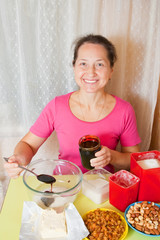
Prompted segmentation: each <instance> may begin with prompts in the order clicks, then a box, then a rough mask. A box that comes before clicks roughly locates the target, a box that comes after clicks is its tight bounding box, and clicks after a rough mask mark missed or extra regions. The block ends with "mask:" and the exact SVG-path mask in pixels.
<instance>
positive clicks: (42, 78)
mask: <svg viewBox="0 0 160 240" xmlns="http://www.w3.org/2000/svg"><path fill="white" fill-rule="evenodd" d="M159 14H160V1H159V0H0V151H1V153H0V154H1V156H4V155H6V156H9V155H11V154H12V152H13V149H14V146H15V145H16V143H17V141H18V140H19V139H20V137H21V136H22V135H23V134H25V133H26V132H27V131H28V130H29V127H30V126H31V125H32V124H33V122H34V121H35V120H36V118H37V117H38V115H39V114H40V112H41V110H42V109H43V107H44V106H45V105H46V104H47V103H48V102H49V101H50V100H51V99H52V98H54V97H55V96H56V95H61V94H65V93H67V92H70V91H73V90H76V88H77V86H76V84H75V81H74V77H73V71H72V64H71V62H72V49H71V45H72V42H73V41H74V39H75V38H76V37H79V36H82V35H84V34H88V33H94V34H102V35H104V36H105V37H107V38H108V39H109V40H111V41H112V42H113V43H114V44H115V46H116V49H117V53H118V61H117V63H116V65H115V69H114V74H113V77H112V80H111V81H110V84H109V86H108V91H109V92H110V93H113V94H115V95H117V96H119V97H121V98H123V99H125V100H127V101H129V102H130V103H131V104H132V105H133V107H134V109H135V112H136V116H137V124H138V130H139V134H140V137H141V139H142V144H141V151H145V150H148V148H149V146H150V141H151V133H152V126H153V118H154V111H155V106H156V100H157V92H158V81H159V73H160V62H159V60H160V25H159V24H160V17H159ZM49 141H51V143H52V144H49V145H47V146H48V147H47V146H46V145H45V146H44V147H43V148H42V149H43V150H41V151H40V153H41V156H42V157H46V155H47V154H48V155H50V156H53V155H54V154H55V155H57V154H58V153H57V148H56V147H57V146H58V145H55V142H56V140H49ZM56 144H57V143H56ZM46 149H47V150H46ZM48 155H47V156H48ZM1 166H2V165H1ZM1 166H0V167H1Z"/></svg>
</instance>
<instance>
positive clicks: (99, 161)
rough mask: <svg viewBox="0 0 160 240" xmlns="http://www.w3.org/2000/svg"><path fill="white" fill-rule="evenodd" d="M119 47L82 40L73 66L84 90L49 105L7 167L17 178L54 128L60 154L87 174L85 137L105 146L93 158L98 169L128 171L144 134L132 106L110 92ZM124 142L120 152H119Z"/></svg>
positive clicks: (90, 37)
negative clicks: (81, 145)
mask: <svg viewBox="0 0 160 240" xmlns="http://www.w3.org/2000/svg"><path fill="white" fill-rule="evenodd" d="M115 61H116V51H115V48H114V46H113V45H112V43H111V42H109V41H108V40H107V39H106V38H104V37H103V36H100V35H87V36H85V37H82V38H80V39H79V40H78V41H77V43H76V45H75V49H74V58H73V68H74V74H75V81H76V83H77V85H78V86H79V90H78V91H75V92H72V93H68V94H66V95H63V96H58V97H55V98H54V99H53V100H52V101H51V102H49V103H48V104H47V106H46V107H45V108H44V110H43V111H42V113H41V114H40V116H39V118H38V119H37V121H36V122H35V124H34V125H33V126H32V127H31V128H30V131H29V132H28V133H27V134H26V135H25V136H24V137H23V138H22V140H21V141H20V142H19V143H18V144H17V146H16V148H15V150H14V154H13V156H11V157H10V158H9V163H5V168H6V170H7V172H8V174H9V176H10V177H12V178H16V177H17V176H18V175H19V174H20V172H21V170H20V169H19V168H18V163H19V164H20V165H24V166H26V165H27V164H28V163H29V162H30V161H31V159H32V157H33V156H34V155H35V154H36V152H37V151H38V149H39V148H40V146H41V145H42V144H43V143H44V142H45V141H46V140H47V138H48V137H49V136H50V134H51V133H52V132H53V131H54V130H55V131H56V132H57V137H58V140H59V146H60V148H59V158H60V159H65V160H69V161H72V162H74V163H75V164H77V165H78V166H79V167H80V168H81V170H82V171H83V172H85V171H86V169H84V168H83V166H82V164H81V160H80V155H79V149H78V141H79V139H80V137H82V136H83V135H87V134H91V135H96V136H98V137H99V138H100V141H101V145H102V148H101V150H100V151H98V152H97V153H96V158H94V159H91V165H92V166H93V167H95V168H99V167H105V168H106V169H107V170H109V171H112V172H113V171H114V167H116V168H119V169H129V167H130V154H131V153H132V152H138V151H139V146H138V144H139V143H140V137H139V135H138V132H137V127H136V119H135V114H134V111H133V108H132V107H131V105H130V104H129V103H128V102H126V101H124V100H122V99H120V98H118V97H116V96H113V95H110V94H108V93H107V92H106V91H105V87H106V84H107V83H108V81H109V79H110V78H111V76H112V73H113V66H114V63H115ZM119 141H120V144H121V152H118V151H116V146H117V144H118V142H119Z"/></svg>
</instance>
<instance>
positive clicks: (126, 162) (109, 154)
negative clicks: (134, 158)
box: [91, 144, 139, 170]
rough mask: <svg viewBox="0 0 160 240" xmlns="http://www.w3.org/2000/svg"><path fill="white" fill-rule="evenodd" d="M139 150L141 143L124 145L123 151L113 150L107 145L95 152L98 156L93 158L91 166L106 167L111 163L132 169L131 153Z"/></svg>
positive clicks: (117, 166) (119, 167) (120, 167)
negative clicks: (129, 145)
mask: <svg viewBox="0 0 160 240" xmlns="http://www.w3.org/2000/svg"><path fill="white" fill-rule="evenodd" d="M133 152H139V145H138V144H137V145H135V146H131V147H122V150H121V152H118V151H115V150H111V149H109V148H107V147H105V146H102V149H101V150H100V151H99V152H97V153H96V154H95V156H96V158H94V159H92V160H91V166H92V167H95V168H99V167H105V166H106V165H108V164H109V163H110V164H112V165H113V166H114V167H115V168H118V169H126V170H129V169H130V155H131V153H133Z"/></svg>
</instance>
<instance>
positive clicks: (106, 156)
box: [90, 146, 111, 168]
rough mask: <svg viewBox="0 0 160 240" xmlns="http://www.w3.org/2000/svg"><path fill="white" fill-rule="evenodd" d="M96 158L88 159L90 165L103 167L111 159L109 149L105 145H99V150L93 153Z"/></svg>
mask: <svg viewBox="0 0 160 240" xmlns="http://www.w3.org/2000/svg"><path fill="white" fill-rule="evenodd" d="M95 156H96V158H92V159H91V160H90V163H91V166H92V167H95V168H103V167H105V166H106V165H108V164H109V163H110V161H111V151H110V149H109V148H107V147H105V146H101V150H100V151H98V152H96V153H95Z"/></svg>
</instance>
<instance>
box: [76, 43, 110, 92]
mask: <svg viewBox="0 0 160 240" xmlns="http://www.w3.org/2000/svg"><path fill="white" fill-rule="evenodd" d="M112 72H113V69H112V68H111V67H110V62H109V60H108V58H107V51H106V49H105V48H104V47H103V46H102V45H100V44H93V43H85V44H83V45H82V46H81V47H80V48H79V50H78V57H77V60H76V62H75V65H74V74H75V80H76V83H77V84H78V86H79V87H80V88H81V89H83V90H85V91H86V92H92V93H95V92H98V91H99V90H102V89H104V87H105V86H106V84H107V83H108V80H109V79H110V78H111V76H112Z"/></svg>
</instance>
